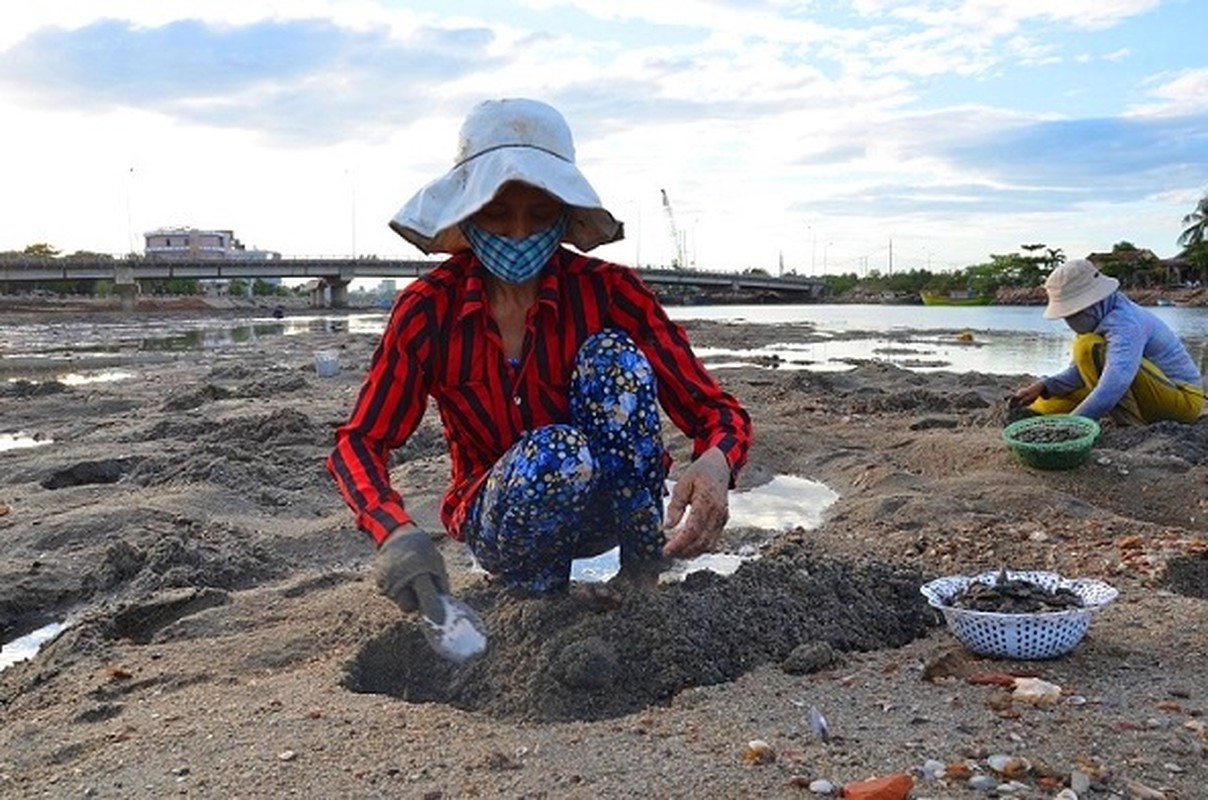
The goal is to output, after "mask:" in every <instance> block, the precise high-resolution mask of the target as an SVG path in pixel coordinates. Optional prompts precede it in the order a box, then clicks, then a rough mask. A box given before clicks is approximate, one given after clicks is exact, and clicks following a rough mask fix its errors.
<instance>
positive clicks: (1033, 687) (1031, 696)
mask: <svg viewBox="0 0 1208 800" xmlns="http://www.w3.org/2000/svg"><path fill="white" fill-rule="evenodd" d="M1011 699H1013V700H1018V701H1020V702H1022V703H1031V704H1032V705H1035V706H1044V705H1050V704H1052V703H1056V702H1057V701H1058V700H1060V699H1061V687H1060V686H1058V685H1057V684H1055V683H1049V682H1048V681H1045V680H1041V679H1040V678H1016V679H1015V690H1014V691H1012V692H1011Z"/></svg>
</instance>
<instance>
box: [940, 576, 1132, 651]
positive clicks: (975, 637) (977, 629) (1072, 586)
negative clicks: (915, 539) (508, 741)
mask: <svg viewBox="0 0 1208 800" xmlns="http://www.w3.org/2000/svg"><path fill="white" fill-rule="evenodd" d="M1001 574H1002V572H1001V571H1000V570H994V571H992V572H983V573H981V574H978V575H972V576H966V575H951V576H948V577H946V578H937V579H935V580H933V581H931V582H929V583H926V584H924V585H923V586H922V587H921V588H920V589H919V591H920V592H922V593H923V596H924V597H926V598H927V602H928V604H929V605H931V606H932V607H933V608H936V609H939V611H940V613H942V614H943V615H944V620H945V621H946V622H947V623H948V629H949V630H950V631H952V633H953V634H954V635H955V636H956V638H957V639H960V640H961V642H962V643H964V645H965V646H966V647H968V648H969V649H970V650H972V651H973V652H975V653H979V654H981V655H986V656H999V657H1002V658H1014V659H1018V660H1021V661H1030V660H1033V659H1044V658H1056V657H1057V656H1060V655H1064V654H1066V653H1068V652H1069V651H1071V650H1073V649H1074V647H1075V646H1077V644H1078V643H1079V642H1080V641H1082V637H1083V636H1085V635H1086V632H1087V629H1089V628H1090V625H1091V619H1093V618H1094V616H1095V614H1096V613H1098V612H1099V611H1100V610H1101V609H1102V608H1103V607H1104V606H1106V605H1107V604H1108V603H1110V602H1112V601H1113V600H1115V599H1116V596H1117V595H1118V594H1119V592H1118V591H1117V590H1116V589H1114V588H1112V587H1111V586H1109V585H1107V584H1106V583H1104V582H1103V581H1098V580H1094V579H1091V578H1076V579H1071V578H1063V577H1061V576H1060V575H1058V574H1057V573H1055V572H1041V571H1024V572H1013V571H1011V570H1007V572H1006V577H1007V579H1008V580H1024V581H1029V582H1031V583H1035V584H1037V585H1039V586H1042V587H1044V588H1045V589H1047V590H1048V591H1056V590H1057V589H1069V590H1070V591H1072V592H1074V594H1076V595H1078V597H1079V598H1080V599H1081V600H1082V607H1081V608H1072V609H1066V610H1063V611H1044V612H1038V613H1033V614H1001V613H997V612H993V611H971V610H968V609H963V608H956V607H954V606H952V605H951V604H950V603H951V601H952V598H953V597H954V596H956V595H957V594H959V593H960V592H962V591H964V590H965V589H966V588H967V587H968V586H969V584H971V583H975V582H976V583H984V584H987V585H989V586H993V585H994V584H995V583H996V582H997V580H998V577H999V575H1001Z"/></svg>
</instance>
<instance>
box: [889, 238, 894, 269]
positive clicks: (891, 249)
mask: <svg viewBox="0 0 1208 800" xmlns="http://www.w3.org/2000/svg"><path fill="white" fill-rule="evenodd" d="M889 274H890V275H892V274H893V239H890V240H889Z"/></svg>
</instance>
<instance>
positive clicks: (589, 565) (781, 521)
mask: <svg viewBox="0 0 1208 800" xmlns="http://www.w3.org/2000/svg"><path fill="white" fill-rule="evenodd" d="M674 486H675V483H674V482H673V481H668V482H667V489H668V491H670V490H671V489H672V488H673V487H674ZM837 499H839V495H838V494H837V493H836V492H835V491H833V490H832V489H831V488H830V487H828V486H826V485H825V484H822V483H819V482H817V481H811V480H808V479H806V478H799V477H797V476H796V475H777V476H775V477H774V478H772V480H770V481H768V482H767V483H765V484H763V485H762V486H756V487H753V488H751V489H748V490H746V491H742V492H730V522H729V523H728V525H727V527H729V528H761V529H764V530H767V531H770V532H773V533H774V532H780V531H785V530H789V529H792V528H797V527H801V528H804V529H806V530H809V529H812V528H816V527H818V526H819V525H820V524H822V515H823V514H824V513H825V512H826V509H827V508H829V507H830V505H831V504H832V503H834V502H835V500H837ZM758 557H759V555H758V551H757V550H756V547H755V546H754V544H747V545H746V546H744V547H742V548H740V549H739V550H737V551H735V552H729V553H706V554H704V555H701V556H697V557H696V558H688V559H677V560H676V561H675V562H674V563H673V564H672V566H671V568H670V569H669V570H667V571H666V572H665V573H664V574H663V576H662V580H663V581H664V582H667V581H677V580H683V579H684V578H685V577H686V576H687V575H690V574H692V573H693V572H700V571H701V570H709V571H710V572H716V573H718V574H720V575H732V574H733V573H734V571H735V570H737V569H738V568H739V567H740V566H742V565H743V563H744V562H747V561H752V560H754V559H756V558H758ZM620 569H621V551H620V548H617V547H614V548H613V549H611V550H609V551H608V552H606V553H601V554H600V555H598V556H593V557H592V558H581V559H576V560H575V561H573V562H571V570H570V576H571V579H572V580H576V581H586V582H596V581H606V580H608V579H609V578H611V577H613V576H614V575H616V574H617V572H618V571H620Z"/></svg>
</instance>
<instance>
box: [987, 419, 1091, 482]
mask: <svg viewBox="0 0 1208 800" xmlns="http://www.w3.org/2000/svg"><path fill="white" fill-rule="evenodd" d="M1002 438H1003V439H1004V440H1005V441H1006V443H1007V445H1009V446H1010V448H1011V450H1013V451H1014V452H1015V455H1016V456H1018V457H1019V460H1020V461H1022V462H1023V463H1025V464H1027V465H1028V466H1029V467H1036V468H1037V469H1073V468H1074V467H1077V466H1079V465H1081V464H1082V463H1083V462H1085V461H1086V459H1087V457H1088V456H1090V454H1091V446H1092V445H1094V443H1095V440H1096V439H1098V438H1099V423H1098V422H1095V420H1093V419H1090V418H1088V417H1080V416H1077V415H1074V414H1050V415H1047V416H1041V417H1028V418H1027V419H1021V420H1018V421H1016V422H1012V423H1011V424H1010V425H1008V426H1007V427H1005V428H1003V431H1002Z"/></svg>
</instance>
